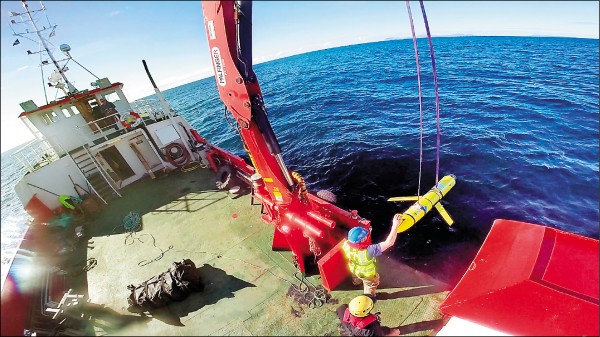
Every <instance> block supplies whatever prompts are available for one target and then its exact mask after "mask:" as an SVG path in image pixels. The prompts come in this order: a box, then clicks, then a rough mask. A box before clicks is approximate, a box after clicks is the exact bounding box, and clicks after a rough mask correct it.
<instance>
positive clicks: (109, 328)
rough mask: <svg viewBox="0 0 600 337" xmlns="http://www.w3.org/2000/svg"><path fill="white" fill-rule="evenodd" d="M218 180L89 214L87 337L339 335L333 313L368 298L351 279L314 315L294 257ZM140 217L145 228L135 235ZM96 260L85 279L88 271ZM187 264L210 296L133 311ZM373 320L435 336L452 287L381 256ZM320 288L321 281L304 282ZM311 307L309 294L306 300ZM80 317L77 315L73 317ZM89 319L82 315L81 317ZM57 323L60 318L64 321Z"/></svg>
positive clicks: (78, 258)
mask: <svg viewBox="0 0 600 337" xmlns="http://www.w3.org/2000/svg"><path fill="white" fill-rule="evenodd" d="M214 179H215V177H214V172H212V171H210V170H209V169H206V168H199V169H196V170H193V171H189V172H179V171H176V172H171V173H169V174H161V175H157V177H156V179H150V178H149V177H148V178H146V179H142V180H140V181H138V182H136V183H133V184H131V185H128V186H126V187H124V188H123V189H121V191H120V193H121V194H122V195H123V197H122V198H117V199H114V200H111V201H110V203H109V205H108V206H105V207H103V208H102V209H101V210H99V211H98V212H97V213H96V214H90V212H89V211H88V212H87V214H86V222H85V226H86V234H87V236H86V239H88V240H87V247H86V244H85V243H86V242H85V241H84V242H80V246H79V247H80V248H79V249H78V250H77V251H76V252H75V253H74V254H73V255H72V256H71V257H70V262H69V264H70V265H71V266H77V267H73V268H71V269H70V270H69V269H66V270H68V271H69V274H68V275H67V276H68V278H69V280H70V282H71V285H70V286H69V287H70V288H73V291H72V292H73V293H76V294H81V295H84V297H83V300H84V301H82V303H80V304H79V305H77V306H74V307H73V308H71V309H68V310H70V311H71V316H72V317H75V316H77V317H83V318H82V320H85V323H84V328H83V329H84V331H83V334H85V335H161V336H167V335H205V336H206V335H251V336H256V335H263V336H265V335H319V336H332V335H339V330H338V319H337V316H336V313H335V312H336V309H337V307H338V306H339V305H340V304H342V303H348V302H349V301H350V300H351V299H352V298H353V297H354V296H356V295H359V294H361V292H362V287H361V286H359V287H357V286H353V285H352V284H351V282H350V280H349V279H347V280H346V281H345V282H344V283H343V284H342V285H340V286H339V287H338V288H337V289H336V290H334V291H332V292H329V293H328V295H329V299H328V300H327V302H326V303H325V304H323V305H322V306H317V307H315V308H312V307H311V308H309V307H308V306H307V304H306V301H304V300H303V297H302V295H301V294H300V295H299V294H298V293H297V292H295V291H294V288H293V286H292V284H294V285H296V286H299V285H300V281H299V280H298V279H296V278H295V277H294V275H295V271H296V268H295V267H294V264H293V263H292V256H291V253H290V252H288V251H272V250H271V241H272V238H273V226H272V225H271V224H268V223H266V222H264V221H263V220H261V206H260V204H259V203H258V202H252V200H251V195H249V194H245V195H239V196H233V197H231V196H230V195H228V194H227V193H226V192H225V191H221V190H218V189H216V188H215V183H214ZM130 212H134V213H137V214H139V216H140V218H141V223H140V225H141V226H140V228H139V229H138V230H136V231H134V232H128V231H126V230H125V228H124V227H123V223H124V219H125V217H126V216H127V215H128V214H130ZM92 258H93V259H95V262H96V264H95V265H94V266H93V267H92V268H91V269H89V270H87V271H84V270H83V269H82V267H81V266H82V265H85V263H86V261H92V260H91V259H92ZM183 259H190V260H192V261H193V262H194V263H195V264H196V267H197V268H198V269H199V271H200V273H201V276H202V281H203V284H204V290H203V291H200V292H193V293H191V294H190V295H189V296H188V297H187V298H185V299H184V300H183V301H180V302H171V303H170V304H169V305H167V306H165V307H162V308H160V309H156V310H155V311H153V312H151V313H150V314H149V315H141V314H135V313H131V312H129V311H128V310H127V307H128V303H127V298H128V296H129V294H130V291H129V290H128V289H127V286H128V285H130V284H133V285H138V284H140V283H142V282H144V281H146V280H147V279H149V278H151V277H153V276H155V275H158V274H160V273H162V272H165V271H167V270H168V269H169V267H170V266H171V265H172V263H173V262H176V261H177V262H179V261H181V260H183ZM378 261H379V262H378V263H379V267H378V268H379V272H380V274H381V285H380V288H379V289H380V290H379V295H378V300H377V302H376V303H375V309H374V312H381V318H382V324H383V325H385V326H389V327H399V328H400V332H401V334H402V335H430V334H434V333H435V332H436V331H437V329H439V328H441V326H442V324H443V321H444V318H443V317H442V314H441V313H440V312H439V311H438V309H437V307H438V305H439V304H440V303H441V301H442V300H443V299H444V298H446V296H447V295H448V289H449V288H448V286H447V285H446V284H444V283H443V282H440V281H437V280H435V279H433V278H431V277H429V276H428V275H426V274H424V273H421V272H419V271H417V270H414V269H411V268H410V267H408V266H406V265H403V264H401V263H399V262H397V261H394V260H393V259H392V258H390V257H388V256H386V255H384V256H382V257H380V258H379V259H378ZM306 280H307V281H308V282H310V284H312V285H314V286H320V284H321V281H320V275H319V274H318V273H317V274H316V275H312V276H307V279H306ZM307 296H308V297H307V298H310V294H308V295H307ZM73 313H75V315H73ZM82 315H83V316H82ZM57 321H58V319H57Z"/></svg>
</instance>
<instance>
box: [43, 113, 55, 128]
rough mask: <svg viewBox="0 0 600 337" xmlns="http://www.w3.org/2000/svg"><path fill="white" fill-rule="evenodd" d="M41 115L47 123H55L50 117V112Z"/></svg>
mask: <svg viewBox="0 0 600 337" xmlns="http://www.w3.org/2000/svg"><path fill="white" fill-rule="evenodd" d="M41 117H42V120H43V121H44V123H45V124H46V125H50V124H52V123H53V122H52V118H50V116H49V115H48V114H43V115H42V116H41Z"/></svg>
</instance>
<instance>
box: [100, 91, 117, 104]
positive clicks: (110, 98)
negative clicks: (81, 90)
mask: <svg viewBox="0 0 600 337" xmlns="http://www.w3.org/2000/svg"><path fill="white" fill-rule="evenodd" d="M104 98H105V99H106V100H107V101H109V102H112V103H114V102H116V101H118V100H119V95H117V93H116V92H114V91H113V92H111V93H110V94H107V95H104Z"/></svg>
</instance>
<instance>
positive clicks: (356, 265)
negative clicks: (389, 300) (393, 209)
mask: <svg viewBox="0 0 600 337" xmlns="http://www.w3.org/2000/svg"><path fill="white" fill-rule="evenodd" d="M401 217H402V215H401V214H396V215H394V218H393V220H392V229H391V231H390V233H389V234H388V236H387V238H386V239H385V241H382V242H380V243H376V244H371V229H370V228H369V229H366V228H364V227H361V226H357V227H353V228H352V229H350V231H349V232H348V239H347V240H346V241H344V244H343V246H342V248H343V250H344V255H345V256H346V259H347V260H348V268H350V273H351V274H352V284H354V285H360V284H361V283H362V284H363V287H364V294H365V295H368V296H371V297H372V298H373V299H375V297H376V294H375V293H376V290H377V286H379V273H377V270H376V269H375V258H376V257H377V256H379V255H381V254H382V253H383V252H384V251H386V250H387V249H388V248H390V247H391V246H393V245H394V243H395V242H396V236H397V235H398V225H399V224H400V219H401Z"/></svg>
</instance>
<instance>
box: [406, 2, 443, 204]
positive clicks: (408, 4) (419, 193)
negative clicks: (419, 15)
mask: <svg viewBox="0 0 600 337" xmlns="http://www.w3.org/2000/svg"><path fill="white" fill-rule="evenodd" d="M406 8H407V9H408V18H409V19H410V29H411V31H412V37H413V46H414V49H415V60H416V63H417V84H418V87H419V127H420V130H421V132H420V141H419V182H418V185H417V197H418V198H419V199H420V198H421V174H422V171H421V168H422V166H423V93H422V92H421V65H420V63H419V50H418V48H417V35H416V34H415V25H414V23H413V18H412V12H411V10H410V1H409V0H406ZM436 181H437V180H436Z"/></svg>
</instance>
